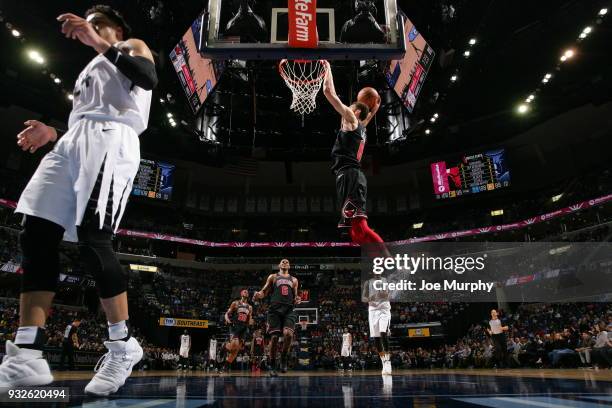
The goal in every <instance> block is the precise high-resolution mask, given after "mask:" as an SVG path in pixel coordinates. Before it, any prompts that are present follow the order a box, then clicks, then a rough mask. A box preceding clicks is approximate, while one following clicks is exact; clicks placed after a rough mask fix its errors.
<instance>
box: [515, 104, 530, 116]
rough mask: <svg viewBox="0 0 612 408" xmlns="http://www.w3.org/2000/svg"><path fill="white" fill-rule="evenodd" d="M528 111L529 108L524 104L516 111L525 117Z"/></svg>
mask: <svg viewBox="0 0 612 408" xmlns="http://www.w3.org/2000/svg"><path fill="white" fill-rule="evenodd" d="M528 110H529V106H527V105H525V104H524V103H522V104H520V105H519V106H517V108H516V111H517V112H518V113H520V114H521V115H524V114H525V113H527V111H528Z"/></svg>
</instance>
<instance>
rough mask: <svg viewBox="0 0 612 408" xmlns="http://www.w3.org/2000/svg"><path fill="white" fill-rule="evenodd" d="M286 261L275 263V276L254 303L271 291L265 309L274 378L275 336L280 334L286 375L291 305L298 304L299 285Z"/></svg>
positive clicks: (292, 322) (292, 314)
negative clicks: (266, 311) (277, 269)
mask: <svg viewBox="0 0 612 408" xmlns="http://www.w3.org/2000/svg"><path fill="white" fill-rule="evenodd" d="M289 267H290V265H289V260H287V259H283V260H281V261H280V263H279V264H278V268H279V271H278V273H273V274H271V275H270V276H268V279H266V283H265V285H264V287H263V288H262V289H261V290H260V291H259V292H255V295H254V296H253V300H254V301H257V300H259V299H262V298H264V297H265V296H266V295H268V293H270V292H272V297H271V299H270V308H269V309H268V333H269V334H270V335H271V336H272V338H271V340H270V376H271V377H276V376H277V375H278V374H277V373H276V353H277V350H276V349H277V346H278V335H279V333H281V332H282V334H283V350H282V351H281V368H280V370H281V372H282V373H286V372H287V354H288V353H289V349H290V348H291V343H292V342H293V331H294V328H295V324H296V323H297V316H296V315H295V312H294V311H293V306H294V305H297V304H299V303H300V302H301V299H300V297H299V296H298V288H299V283H298V280H297V278H295V277H293V276H291V275H289Z"/></svg>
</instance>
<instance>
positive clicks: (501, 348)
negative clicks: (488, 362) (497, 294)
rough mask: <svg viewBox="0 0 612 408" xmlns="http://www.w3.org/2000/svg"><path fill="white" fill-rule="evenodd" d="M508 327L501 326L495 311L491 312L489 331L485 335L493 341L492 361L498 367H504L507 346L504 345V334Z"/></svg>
mask: <svg viewBox="0 0 612 408" xmlns="http://www.w3.org/2000/svg"><path fill="white" fill-rule="evenodd" d="M507 331H508V326H502V323H501V321H500V320H499V317H498V315H497V310H495V309H493V310H491V320H489V329H487V333H489V335H490V336H491V338H492V340H493V346H494V348H493V359H494V360H495V361H496V362H497V366H498V367H504V366H505V365H506V360H507V354H508V345H507V344H506V332H507Z"/></svg>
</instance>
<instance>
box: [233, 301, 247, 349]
mask: <svg viewBox="0 0 612 408" xmlns="http://www.w3.org/2000/svg"><path fill="white" fill-rule="evenodd" d="M250 318H251V308H250V306H249V304H248V303H247V302H243V301H242V300H239V301H238V305H237V306H236V311H235V312H234V319H233V320H234V321H233V325H232V337H237V338H239V339H240V340H241V341H244V338H245V336H246V334H247V331H248V327H249V320H250Z"/></svg>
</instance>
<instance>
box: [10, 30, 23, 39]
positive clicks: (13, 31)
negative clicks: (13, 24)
mask: <svg viewBox="0 0 612 408" xmlns="http://www.w3.org/2000/svg"><path fill="white" fill-rule="evenodd" d="M11 34H13V37H16V38H19V37H21V33H20V32H19V30H15V29H13V30H11Z"/></svg>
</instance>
